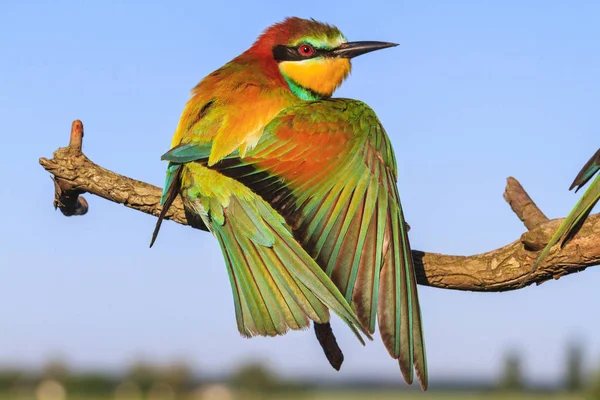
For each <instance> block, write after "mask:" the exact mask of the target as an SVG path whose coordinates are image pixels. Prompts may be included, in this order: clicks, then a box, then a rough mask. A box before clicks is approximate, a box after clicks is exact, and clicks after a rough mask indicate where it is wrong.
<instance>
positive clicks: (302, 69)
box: [253, 17, 396, 100]
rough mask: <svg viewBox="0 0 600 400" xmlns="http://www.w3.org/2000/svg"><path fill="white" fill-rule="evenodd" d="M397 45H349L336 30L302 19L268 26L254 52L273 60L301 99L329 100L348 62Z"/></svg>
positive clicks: (255, 45) (291, 19)
mask: <svg viewBox="0 0 600 400" xmlns="http://www.w3.org/2000/svg"><path fill="white" fill-rule="evenodd" d="M392 46H396V44H395V43H387V42H348V41H347V40H346V37H345V36H344V35H343V34H342V32H340V30H339V29H338V28H336V27H335V26H332V25H328V24H324V23H321V22H317V21H315V20H307V19H301V18H296V17H293V18H287V19H286V20H285V21H283V22H281V23H278V24H275V25H272V26H271V27H269V28H268V29H267V30H266V31H265V32H264V33H263V34H262V35H261V36H260V37H259V38H258V40H257V41H256V43H255V44H254V46H253V49H254V50H255V51H257V52H260V53H262V54H263V56H265V57H272V58H273V59H274V60H275V62H276V63H277V66H278V68H279V72H280V73H281V75H282V76H283V78H284V79H285V81H286V82H287V84H288V85H289V87H290V89H291V90H292V92H294V94H296V95H297V96H298V97H300V98H302V99H304V100H315V99H319V98H327V97H330V96H331V95H332V94H333V92H334V90H335V89H337V88H338V87H339V86H340V85H341V84H342V82H343V81H344V79H346V77H347V76H348V74H349V73H350V70H351V63H350V59H351V58H353V57H356V56H359V55H361V54H365V53H368V52H371V51H374V50H379V49H385V48H387V47H392Z"/></svg>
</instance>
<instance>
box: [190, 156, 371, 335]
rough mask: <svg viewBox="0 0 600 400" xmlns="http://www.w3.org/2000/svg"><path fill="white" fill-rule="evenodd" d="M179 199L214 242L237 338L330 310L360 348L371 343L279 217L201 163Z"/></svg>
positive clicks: (301, 322)
mask: <svg viewBox="0 0 600 400" xmlns="http://www.w3.org/2000/svg"><path fill="white" fill-rule="evenodd" d="M182 168H183V172H182V175H181V193H182V196H183V199H184V203H185V205H186V207H187V208H188V209H190V210H192V211H193V212H194V213H195V214H197V215H200V216H201V217H202V218H203V220H204V222H205V224H206V225H207V226H209V227H210V228H211V230H212V232H213V233H214V234H215V236H216V237H217V239H218V241H219V244H220V246H221V250H222V251H223V255H224V257H225V261H226V265H227V270H228V273H229V277H230V282H231V286H232V291H233V294H234V304H235V311H236V320H237V324H238V329H239V331H240V332H241V333H242V335H244V336H247V337H250V336H254V335H263V336H274V335H280V334H283V333H285V332H287V331H288V330H289V329H304V328H306V327H307V326H308V325H309V322H310V320H313V321H315V322H318V323H326V322H328V321H329V311H328V309H331V310H332V311H333V312H335V313H336V314H337V315H338V316H339V317H340V318H341V319H342V320H343V321H344V322H345V323H346V324H348V326H349V327H350V328H351V329H352V331H353V332H354V333H355V334H356V336H357V337H358V338H359V339H360V340H361V342H362V343H364V341H363V339H362V337H361V335H360V333H359V331H362V332H363V333H364V334H365V335H366V336H367V337H369V338H370V335H369V333H368V332H367V331H366V330H364V329H363V328H362V327H361V324H360V322H359V321H358V319H357V317H356V315H355V314H354V312H353V311H352V309H351V308H350V306H349V305H348V303H347V302H346V300H345V299H344V297H343V296H342V295H341V293H340V292H339V290H338V289H337V288H336V287H335V285H334V284H333V283H332V282H331V280H330V279H329V277H328V276H327V275H326V274H325V273H324V272H323V271H322V270H321V269H320V268H319V266H318V265H317V264H316V262H315V261H314V260H313V259H312V258H311V257H310V256H309V255H308V254H307V253H306V251H305V250H304V249H303V248H302V247H301V246H300V244H299V243H298V242H297V241H296V240H295V239H294V238H293V236H292V234H291V232H290V228H289V227H288V226H287V225H286V224H285V221H284V219H283V218H282V217H281V216H280V215H279V214H278V213H277V212H276V211H275V210H274V209H273V208H272V207H271V206H270V205H269V204H268V203H266V202H265V201H264V200H263V199H262V198H260V197H259V196H257V195H256V194H254V193H252V192H251V191H250V190H249V189H248V188H246V187H244V186H243V185H242V184H240V183H239V182H237V181H235V180H233V179H231V178H228V177H224V176H222V175H221V174H220V173H218V172H216V171H213V170H210V169H208V168H206V167H205V166H203V165H202V164H200V163H189V164H185V165H184V166H183V167H182Z"/></svg>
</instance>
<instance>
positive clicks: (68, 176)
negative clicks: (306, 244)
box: [40, 121, 600, 292]
mask: <svg viewBox="0 0 600 400" xmlns="http://www.w3.org/2000/svg"><path fill="white" fill-rule="evenodd" d="M82 138H83V125H82V124H81V121H75V122H73V126H72V129H71V141H70V144H69V146H68V147H64V148H60V149H58V150H57V151H55V152H54V157H53V158H52V159H50V160H48V159H46V158H40V164H41V165H42V167H44V169H45V170H46V171H48V172H50V173H51V174H52V175H53V180H54V183H55V199H54V205H55V207H57V208H59V209H60V210H61V212H62V213H63V214H64V215H66V216H73V215H83V214H85V213H86V212H87V210H88V204H87V202H86V201H85V199H84V198H83V197H81V194H83V193H91V194H95V195H97V196H100V197H102V198H104V199H107V200H110V201H113V202H115V203H119V204H123V205H125V206H126V207H129V208H133V209H136V210H138V211H142V212H145V213H147V214H152V215H154V216H158V214H159V213H160V209H161V207H160V196H161V189H160V188H158V187H156V186H153V185H150V184H148V183H144V182H140V181H137V180H134V179H131V178H128V177H125V176H123V175H119V174H116V173H114V172H112V171H109V170H107V169H105V168H102V167H100V166H99V165H96V164H94V163H93V162H92V161H90V160H89V159H88V158H87V157H86V156H85V155H84V154H83V153H82V152H81V143H82ZM504 198H505V199H506V201H508V203H509V204H510V206H511V207H512V209H513V211H514V212H515V213H516V214H517V216H518V217H519V218H520V219H521V220H522V221H523V222H524V224H525V226H526V227H527V229H528V230H529V231H528V232H526V233H524V234H523V235H522V236H521V237H520V238H519V239H517V240H516V241H514V242H513V243H510V244H508V245H506V246H504V247H500V248H498V249H495V250H492V251H489V252H487V253H482V254H476V255H471V256H453V255H445V254H437V253H429V252H422V251H416V250H414V251H413V257H414V260H415V270H416V273H417V281H418V283H419V284H421V285H427V286H433V287H439V288H444V289H455V290H472V291H488V292H499V291H506V290H514V289H519V288H522V287H524V286H528V285H531V284H533V283H536V284H540V283H542V282H544V281H546V280H548V279H551V278H554V279H558V278H559V277H561V276H563V275H567V274H571V273H574V272H579V271H582V270H584V269H585V268H587V267H590V266H593V265H598V264H600V214H595V215H592V216H590V217H589V218H588V220H587V221H586V223H585V224H584V225H583V227H582V228H581V230H580V231H579V232H578V234H577V235H576V236H575V237H574V238H573V239H572V240H571V241H570V242H569V243H568V244H567V245H566V246H565V247H564V248H562V249H554V251H553V252H551V253H550V254H549V256H548V257H547V258H546V259H545V261H544V262H543V264H542V265H540V266H539V267H538V268H537V270H536V271H535V272H533V273H532V272H531V271H532V267H533V264H534V263H535V261H536V259H537V256H538V251H539V250H541V249H542V248H543V247H544V245H545V244H546V243H547V242H548V240H549V239H550V237H551V235H552V233H553V232H554V231H555V230H556V228H557V227H558V224H559V223H560V222H561V220H560V219H557V220H552V221H548V218H547V217H546V216H545V215H544V214H543V213H542V212H541V211H540V210H539V208H538V207H537V206H536V205H535V203H534V202H533V200H531V198H530V197H529V195H528V194H527V193H526V192H525V190H524V189H523V187H522V186H521V185H520V184H519V182H518V181H517V180H516V179H514V178H508V184H507V187H506V191H505V193H504ZM166 219H170V220H172V221H175V222H177V223H179V224H183V225H192V226H193V227H194V228H197V229H202V230H207V229H206V226H204V225H203V224H202V222H200V221H195V220H194V221H193V222H192V223H190V220H189V219H188V218H187V217H186V214H185V211H184V208H183V203H182V201H181V199H179V198H178V199H176V201H175V202H174V203H173V206H172V207H171V209H170V210H169V212H168V213H167V216H166Z"/></svg>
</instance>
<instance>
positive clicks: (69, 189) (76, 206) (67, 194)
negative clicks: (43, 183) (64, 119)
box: [40, 120, 88, 217]
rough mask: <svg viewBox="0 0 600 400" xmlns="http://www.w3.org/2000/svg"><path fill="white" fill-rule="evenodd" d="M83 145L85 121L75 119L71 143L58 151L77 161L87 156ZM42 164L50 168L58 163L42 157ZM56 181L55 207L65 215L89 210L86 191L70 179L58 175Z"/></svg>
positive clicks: (80, 213)
mask: <svg viewBox="0 0 600 400" xmlns="http://www.w3.org/2000/svg"><path fill="white" fill-rule="evenodd" d="M82 146H83V123H82V122H81V121H80V120H75V121H73V123H72V124H71V136H70V138H69V145H68V146H67V147H63V148H60V149H58V150H57V151H56V152H55V154H54V156H55V157H56V155H57V153H59V152H64V153H66V156H67V157H69V158H70V159H71V160H73V161H75V160H77V159H78V158H81V157H85V156H84V155H83V153H82V152H81V149H82ZM40 164H42V166H43V167H44V168H45V169H46V170H50V169H52V168H53V167H56V165H53V163H52V161H51V160H47V159H45V158H40ZM52 180H53V182H54V209H57V208H58V209H59V210H60V211H61V212H62V213H63V215H65V216H67V217H71V216H74V215H84V214H86V213H87V211H88V203H87V201H86V200H85V198H83V197H82V196H81V194H83V193H84V191H82V190H80V189H78V188H76V187H75V185H74V184H73V183H72V182H71V181H70V180H69V179H61V178H59V177H58V176H56V174H55V176H54V177H53V178H52Z"/></svg>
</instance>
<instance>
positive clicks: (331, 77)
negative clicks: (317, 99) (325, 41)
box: [279, 57, 351, 97]
mask: <svg viewBox="0 0 600 400" xmlns="http://www.w3.org/2000/svg"><path fill="white" fill-rule="evenodd" d="M279 69H280V71H281V72H282V73H283V74H284V75H285V76H286V77H287V78H288V79H291V80H293V81H294V82H295V83H296V84H298V85H300V86H302V87H303V88H306V89H310V90H312V91H314V92H316V93H318V94H321V95H325V96H327V97H328V96H331V94H332V93H333V91H334V90H335V89H337V88H338V87H339V86H340V85H341V84H342V82H343V81H344V79H346V77H347V76H348V74H349V73H350V70H351V64H350V60H349V59H347V58H329V57H328V58H311V59H308V60H303V61H283V62H281V63H279Z"/></svg>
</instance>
